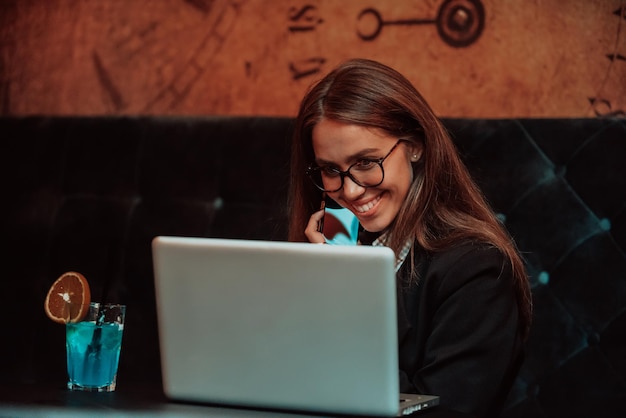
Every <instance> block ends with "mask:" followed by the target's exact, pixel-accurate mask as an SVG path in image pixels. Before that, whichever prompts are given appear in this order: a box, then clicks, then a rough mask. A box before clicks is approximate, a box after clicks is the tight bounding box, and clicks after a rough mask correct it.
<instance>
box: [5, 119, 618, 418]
mask: <svg viewBox="0 0 626 418" xmlns="http://www.w3.org/2000/svg"><path fill="white" fill-rule="evenodd" d="M292 122H293V121H292V119H289V118H261V117H94V118H72V117H68V118H58V117H57V118H48V117H26V118H10V117H4V118H0V132H1V133H2V134H1V135H2V152H1V153H0V160H1V162H2V163H1V164H0V178H1V181H2V183H1V184H2V192H3V194H4V196H5V197H4V199H3V204H2V205H0V207H1V209H0V215H1V217H0V219H1V221H2V238H3V240H4V245H3V247H4V250H3V251H2V254H3V256H2V266H3V274H2V278H1V279H0V280H1V283H2V291H1V293H2V296H3V301H2V303H1V304H0V312H1V313H2V318H3V331H4V338H3V344H1V345H0V346H1V348H0V358H2V367H1V368H0V382H2V383H12V382H13V383H15V382H17V383H37V382H63V381H64V379H65V369H64V367H65V359H64V338H65V335H64V330H63V327H62V326H60V325H57V324H54V323H52V322H51V321H50V320H49V319H47V318H46V317H45V314H44V312H43V300H44V297H45V294H46V292H47V289H48V288H49V286H50V284H51V283H52V282H53V281H54V279H56V277H58V276H59V275H60V274H61V273H63V272H64V271H68V270H76V271H80V272H82V273H84V274H85V275H86V276H87V278H88V279H89V281H90V283H91V285H92V292H93V295H94V296H93V297H94V298H97V299H100V298H107V299H108V300H111V301H120V302H123V303H126V304H127V305H128V314H127V325H126V332H125V336H124V348H123V353H122V358H121V364H120V372H119V374H120V380H119V385H118V387H119V388H120V390H121V389H122V388H123V387H124V385H130V384H133V383H145V382H152V383H154V384H158V382H159V380H160V377H161V375H160V367H159V352H158V346H157V328H156V323H155V306H154V288H153V284H152V281H153V276H152V265H151V261H152V260H151V254H150V241H151V239H152V237H154V236H156V235H185V236H211V237H227V238H246V239H270V240H283V239H285V238H286V221H287V211H286V193H287V183H288V176H289V169H288V155H289V137H290V133H291V129H292ZM444 123H445V124H446V126H447V127H448V128H449V130H450V132H451V134H452V135H453V138H454V141H455V143H456V144H457V146H458V148H459V150H460V152H461V153H462V156H463V158H464V160H465V161H466V163H467V165H468V167H469V168H470V171H471V172H472V173H473V175H474V176H475V178H476V180H477V182H478V183H479V184H480V186H481V187H482V188H483V190H484V191H485V193H486V195H487V197H488V199H489V200H490V202H491V203H492V205H493V207H494V208H495V210H496V211H497V212H498V213H499V214H500V216H501V218H502V220H503V221H504V222H505V224H506V226H507V227H508V228H509V230H510V231H511V233H512V235H513V236H514V237H515V239H516V241H517V243H518V246H519V248H520V249H521V251H522V252H523V254H524V256H525V259H526V260H527V263H528V268H529V273H530V276H531V281H532V286H533V297H534V304H535V317H534V326H533V329H532V332H531V336H530V340H529V342H528V353H527V356H526V360H525V362H524V364H523V366H522V370H521V372H520V374H519V377H518V379H517V381H516V384H515V386H514V388H513V391H512V392H511V395H510V399H509V402H508V404H507V407H506V410H505V413H504V416H506V417H553V416H567V417H584V416H594V417H602V416H607V417H608V416H622V415H624V414H625V413H626V407H625V406H624V405H626V120H624V119H520V120H487V119H484V120H482V119H471V120H470V119H467V120H466V119H445V120H444ZM104 295H106V296H104ZM234 309H236V308H235V307H234ZM181 326H184V324H181Z"/></svg>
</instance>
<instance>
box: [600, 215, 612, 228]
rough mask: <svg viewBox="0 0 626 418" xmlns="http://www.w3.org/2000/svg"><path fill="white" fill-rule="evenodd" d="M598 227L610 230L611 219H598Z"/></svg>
mask: <svg viewBox="0 0 626 418" xmlns="http://www.w3.org/2000/svg"><path fill="white" fill-rule="evenodd" d="M600 228H602V230H603V231H610V230H611V220H610V219H607V218H604V219H600Z"/></svg>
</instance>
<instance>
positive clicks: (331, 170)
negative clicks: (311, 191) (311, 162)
mask: <svg viewBox="0 0 626 418" xmlns="http://www.w3.org/2000/svg"><path fill="white" fill-rule="evenodd" d="M320 171H321V172H322V174H323V175H325V176H327V177H335V176H338V175H339V170H337V169H336V168H335V167H332V166H329V165H326V166H323V167H320Z"/></svg>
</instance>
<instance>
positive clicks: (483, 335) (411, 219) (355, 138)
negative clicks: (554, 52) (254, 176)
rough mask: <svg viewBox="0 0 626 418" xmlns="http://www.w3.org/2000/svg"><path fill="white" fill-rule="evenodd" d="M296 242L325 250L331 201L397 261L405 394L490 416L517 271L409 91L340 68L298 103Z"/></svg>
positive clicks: (379, 75) (369, 68)
mask: <svg viewBox="0 0 626 418" xmlns="http://www.w3.org/2000/svg"><path fill="white" fill-rule="evenodd" d="M291 158H292V160H291V168H292V184H291V187H290V208H291V215H290V228H289V239H290V240H291V241H309V242H313V243H324V236H323V235H322V233H321V232H319V231H318V224H319V222H320V221H321V219H322V216H323V210H319V207H320V202H321V200H322V196H323V194H324V193H326V194H327V195H328V196H329V197H330V198H332V199H333V200H335V201H336V202H337V203H339V204H340V205H341V206H344V207H346V208H348V209H350V210H351V211H352V212H353V213H354V214H355V215H356V216H357V217H358V219H359V222H360V224H361V226H362V228H363V230H364V231H363V234H362V236H361V241H362V243H363V244H372V245H386V246H389V247H390V248H392V249H393V250H394V251H395V253H396V257H397V265H396V271H397V283H398V338H399V358H400V390H401V392H409V393H411V392H413V393H426V394H435V395H439V396H440V400H441V404H442V405H445V406H446V407H448V408H450V409H454V410H459V411H463V412H468V413H471V414H473V415H475V416H481V417H492V416H497V415H498V414H499V412H500V411H501V409H502V406H503V403H504V401H505V399H506V396H507V394H508V392H509V390H510V388H511V385H512V383H513V380H514V378H515V376H516V374H517V371H518V370H519V366H520V364H521V360H522V353H523V344H524V341H525V339H526V337H527V335H528V331H529V327H530V322H531V295H530V289H529V285H528V280H527V276H526V272H525V268H524V264H523V261H522V259H521V257H520V255H519V253H518V251H517V249H516V247H515V245H514V243H513V241H512V240H511V238H510V236H509V235H508V233H507V232H506V230H505V228H504V227H503V226H502V225H501V223H500V222H499V221H498V219H497V218H496V216H495V215H494V213H493V211H492V210H491V208H490V207H489V205H488V204H487V203H486V201H485V198H484V197H483V195H482V193H481V192H480V190H479V189H478V188H477V186H476V185H475V183H474V182H473V181H472V179H471V177H470V175H469V173H468V171H467V169H466V168H465V166H464V165H463V163H462V162H461V160H460V158H459V156H458V154H457V151H456V149H455V147H454V145H453V143H452V141H451V140H450V138H449V136H448V134H447V133H446V131H445V129H444V127H443V126H442V124H441V123H440V121H439V120H438V119H437V117H436V116H435V115H434V113H433V111H432V110H431V108H430V107H429V105H428V104H427V103H426V101H425V100H424V99H423V98H422V96H421V95H420V93H419V92H418V91H417V90H416V89H415V88H414V87H413V86H412V85H411V83H410V82H409V81H408V80H407V79H406V78H405V77H403V76H402V75H401V74H399V73H398V72H396V71H395V70H393V69H391V68H389V67H387V66H385V65H382V64H380V63H377V62H374V61H370V60H363V59H355V60H351V61H348V62H346V63H344V64H342V65H340V66H339V67H337V68H336V69H335V70H333V71H332V72H331V73H329V74H328V75H327V76H326V77H324V78H323V79H322V80H321V81H319V82H318V83H317V84H316V85H314V86H313V87H312V89H311V90H310V91H309V92H308V93H307V94H306V96H305V97H304V99H303V101H302V103H301V106H300V111H299V114H298V117H297V121H296V126H295V132H294V137H293V144H292V157H291Z"/></svg>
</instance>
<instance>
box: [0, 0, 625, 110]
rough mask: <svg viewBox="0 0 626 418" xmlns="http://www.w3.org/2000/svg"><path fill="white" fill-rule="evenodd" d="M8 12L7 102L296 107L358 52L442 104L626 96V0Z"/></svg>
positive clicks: (137, 3)
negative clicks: (313, 86) (317, 82)
mask: <svg viewBox="0 0 626 418" xmlns="http://www.w3.org/2000/svg"><path fill="white" fill-rule="evenodd" d="M368 9H369V11H367V10H368ZM0 13H1V14H0V42H1V43H0V48H1V49H0V114H4V115H30V114H49V115H94V114H95V115H98V114H170V115H183V114H184V115H188V114H202V115H208V114H220V115H221V114H223V115H286V116H291V115H294V114H295V112H296V108H297V106H298V103H299V100H300V98H301V96H302V95H303V93H304V92H305V90H306V88H307V87H308V86H309V85H310V84H311V83H312V82H313V81H315V80H316V79H317V78H319V77H320V76H321V75H322V74H324V73H325V72H327V71H328V70H329V69H331V68H332V67H333V66H334V65H335V64H337V63H338V62H340V61H342V60H344V59H347V58H351V57H368V58H374V59H377V60H380V61H383V62H385V63H388V64H390V65H392V66H394V67H395V68H397V69H398V70H400V71H401V72H403V73H404V74H406V75H407V76H408V77H409V78H410V79H411V80H412V81H413V82H414V83H415V85H416V86H417V87H418V89H419V90H421V92H422V93H423V94H424V96H425V97H426V98H427V100H429V101H430V102H431V104H432V105H433V107H434V109H435V111H436V112H437V113H439V114H440V115H441V116H448V117H585V116H599V115H607V114H614V115H622V116H623V115H624V111H625V110H626V2H624V1H622V0H559V1H556V0H553V1H540V0H413V1H409V0H395V1H394V0H391V1H374V0H341V1H338V0H317V1H313V0H310V1H297V0H271V1H270V0H186V1H185V0H158V1H157V0H91V1H79V0H2V1H1V2H0ZM376 13H378V14H379V16H380V18H381V19H382V20H383V21H384V22H389V23H386V24H384V25H382V26H381V28H380V29H381V30H380V32H379V33H378V34H377V35H376V33H375V31H376V27H377V20H376ZM393 22H395V24H394V23H393ZM368 36H369V37H373V38H374V39H367V38H368Z"/></svg>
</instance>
